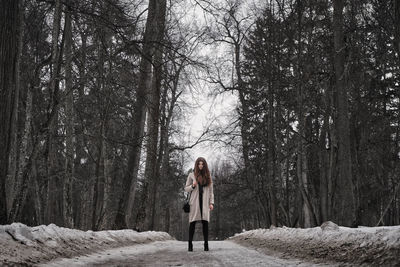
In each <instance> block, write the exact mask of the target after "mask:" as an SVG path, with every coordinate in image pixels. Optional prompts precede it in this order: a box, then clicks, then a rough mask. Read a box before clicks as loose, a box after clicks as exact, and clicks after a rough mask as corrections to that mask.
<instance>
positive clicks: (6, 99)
mask: <svg viewBox="0 0 400 267" xmlns="http://www.w3.org/2000/svg"><path fill="white" fill-rule="evenodd" d="M0 6H1V11H0V151H1V153H0V224H6V223H7V222H8V220H7V218H8V216H7V196H6V188H5V186H6V177H7V174H8V164H9V161H8V160H9V156H10V148H11V140H12V138H11V136H10V135H11V129H12V128H13V125H12V123H13V120H12V117H13V114H12V113H13V111H14V106H15V105H16V103H15V93H16V79H17V77H16V71H17V70H16V68H17V61H18V59H17V58H18V29H19V25H18V14H19V1H18V0H1V2H0Z"/></svg>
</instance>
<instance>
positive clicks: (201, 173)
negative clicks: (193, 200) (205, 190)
mask: <svg viewBox="0 0 400 267" xmlns="http://www.w3.org/2000/svg"><path fill="white" fill-rule="evenodd" d="M200 161H202V162H203V169H202V170H200V169H199V162H200ZM194 177H196V178H197V181H198V182H199V184H201V185H206V186H208V185H210V184H211V183H212V181H211V175H210V170H209V169H208V165H207V161H206V159H205V158H203V157H198V158H197V159H196V162H195V163H194Z"/></svg>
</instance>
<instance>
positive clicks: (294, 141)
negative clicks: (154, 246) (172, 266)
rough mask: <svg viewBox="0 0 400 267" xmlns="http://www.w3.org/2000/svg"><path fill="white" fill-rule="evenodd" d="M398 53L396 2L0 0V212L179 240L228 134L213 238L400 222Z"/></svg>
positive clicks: (36, 221)
mask: <svg viewBox="0 0 400 267" xmlns="http://www.w3.org/2000/svg"><path fill="white" fill-rule="evenodd" d="M399 68H400V1H399V0H363V1H361V0H352V1H346V0H304V1H302V0H267V1H257V0H246V1H240V0H218V1H209V0H190V1H185V0H176V1H166V0H129V1H127V0H98V1H89V0H0V151H1V152H0V224H9V223H12V222H22V223H25V224H27V225H41V224H51V223H54V224H56V225H58V226H63V227H69V228H76V229H82V230H104V229H124V228H131V229H136V230H139V231H146V230H156V231H166V232H168V233H170V234H171V235H172V236H174V237H176V238H177V239H184V238H185V236H186V234H187V233H186V232H187V226H188V222H187V217H186V215H185V214H184V213H183V210H182V205H183V203H184V200H185V197H186V195H185V194H184V190H183V187H184V185H185V182H186V177H187V175H188V173H189V172H190V171H191V169H188V168H187V167H185V166H187V165H188V163H187V162H190V164H189V165H190V166H191V165H192V163H191V162H192V161H193V163H194V160H193V159H192V158H191V157H190V153H191V152H190V151H191V149H192V148H194V147H199V146H216V147H218V149H220V150H221V151H222V152H223V154H224V155H226V157H225V158H221V159H220V160H217V161H213V162H208V165H209V166H210V168H211V169H210V170H211V176H212V179H213V185H214V194H215V210H214V211H213V214H212V216H211V222H210V231H211V232H210V235H211V237H210V238H211V239H212V238H214V239H223V238H226V237H228V236H231V235H233V234H234V233H237V232H240V231H242V230H243V229H246V230H248V229H256V228H269V227H271V226H277V227H281V226H288V227H300V228H309V227H314V226H319V225H321V224H322V223H323V222H325V221H333V222H335V223H336V224H338V225H343V226H349V227H357V226H378V225H399V224H400V189H399V187H400V114H399V112H400V101H399V100H400V90H399V87H400V71H399ZM196 93H197V94H202V96H201V97H202V98H207V97H208V98H210V99H212V98H215V97H218V96H219V97H221V96H224V95H230V96H231V97H235V99H236V100H235V106H234V107H233V109H232V112H230V114H229V116H228V117H226V118H225V117H224V118H221V117H218V116H215V118H211V119H210V124H209V125H208V126H207V127H204V129H203V131H202V133H201V134H200V135H199V137H198V138H197V137H196V138H194V139H193V140H192V139H191V140H189V141H188V139H187V138H186V137H187V135H188V132H187V130H186V128H185V127H183V125H184V124H187V120H188V118H190V116H193V114H191V112H192V111H191V107H192V106H193V103H194V102H196V101H197V100H196V99H195V98H196ZM210 101H211V100H210ZM197 156H201V155H196V156H195V157H197Z"/></svg>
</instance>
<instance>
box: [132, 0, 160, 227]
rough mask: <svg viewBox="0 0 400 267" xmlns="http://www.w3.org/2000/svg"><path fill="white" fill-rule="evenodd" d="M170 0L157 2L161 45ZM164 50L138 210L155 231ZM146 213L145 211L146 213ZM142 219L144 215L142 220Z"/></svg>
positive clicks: (152, 97) (142, 222) (152, 94)
mask: <svg viewBox="0 0 400 267" xmlns="http://www.w3.org/2000/svg"><path fill="white" fill-rule="evenodd" d="M166 7H167V1H166V0H161V1H158V2H157V5H156V14H157V20H156V21H155V25H154V27H155V28H156V33H155V40H156V43H159V44H162V43H163V40H164V31H165V17H166V9H167V8H166ZM163 51H164V50H163V48H162V46H159V47H158V48H156V50H155V51H154V55H153V65H154V67H153V78H152V85H151V89H150V91H149V93H148V96H149V101H148V102H147V103H148V106H147V107H148V113H147V114H148V119H147V142H146V168H145V172H144V179H145V181H144V187H143V188H144V190H143V192H142V196H141V200H140V201H141V203H139V205H140V206H141V208H140V210H139V218H138V219H139V221H138V227H139V229H146V230H153V228H154V218H155V204H156V195H157V187H158V183H159V174H160V172H159V169H158V168H157V142H158V125H159V118H160V90H161V80H162V66H163V63H162V58H163ZM143 212H145V213H144V214H143ZM141 216H144V218H143V217H141Z"/></svg>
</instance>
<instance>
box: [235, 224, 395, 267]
mask: <svg viewBox="0 0 400 267" xmlns="http://www.w3.org/2000/svg"><path fill="white" fill-rule="evenodd" d="M229 240H232V241H234V242H237V243H239V244H242V245H246V246H250V247H257V248H264V249H266V250H274V251H279V252H281V253H282V256H284V257H285V256H287V257H299V258H303V259H309V260H313V261H314V262H327V261H334V262H346V263H352V264H357V265H361V264H365V265H373V266H400V226H381V227H359V228H348V227H342V226H338V225H336V224H334V223H333V222H325V223H323V224H322V225H321V227H313V228H306V229H300V228H288V227H279V228H277V227H272V228H271V229H256V230H251V231H245V232H243V233H240V234H236V235H234V236H233V237H230V238H229Z"/></svg>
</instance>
